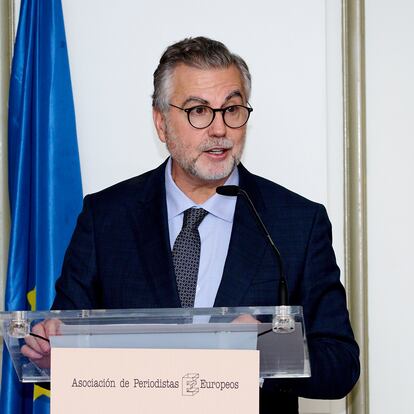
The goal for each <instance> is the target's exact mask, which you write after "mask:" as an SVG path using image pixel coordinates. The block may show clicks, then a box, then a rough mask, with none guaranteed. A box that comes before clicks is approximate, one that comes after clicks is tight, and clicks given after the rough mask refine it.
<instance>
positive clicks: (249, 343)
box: [0, 306, 311, 412]
mask: <svg viewBox="0 0 414 414" xmlns="http://www.w3.org/2000/svg"><path fill="white" fill-rule="evenodd" d="M42 321H55V322H48V323H55V324H56V326H57V334H56V335H55V336H51V337H49V339H50V345H51V349H52V352H51V353H52V364H51V366H46V367H38V366H36V364H34V363H33V362H32V361H30V360H29V359H27V358H26V357H25V356H24V355H22V353H21V347H22V346H23V345H24V343H25V338H26V337H27V336H29V335H31V333H32V328H33V326H34V325H36V324H37V323H39V322H42ZM0 324H1V332H2V336H3V338H4V342H5V344H6V347H7V349H8V351H9V353H10V356H11V359H12V361H13V365H14V368H15V370H16V373H17V375H18V377H19V380H20V381H22V382H26V383H27V382H28V383H30V382H36V383H42V382H50V381H51V382H52V395H53V392H54V388H53V387H54V381H55V380H54V378H55V377H57V372H54V367H55V366H57V363H56V365H54V356H53V355H54V353H55V354H56V355H60V354H61V353H63V352H66V353H65V354H64V355H65V356H64V358H65V359H66V360H67V359H68V358H73V361H76V359H77V357H78V356H79V358H80V356H81V352H80V350H81V349H82V350H88V349H89V350H94V351H93V353H90V354H88V355H90V357H89V358H92V357H91V356H92V355H93V357H94V358H95V357H96V356H97V355H100V353H101V351H102V352H103V350H107V351H108V353H105V355H104V356H103V360H102V361H101V362H99V363H96V365H98V366H100V367H102V366H104V365H105V366H108V367H109V366H110V364H109V362H110V359H111V358H112V356H111V355H114V358H116V361H114V363H115V365H119V364H120V363H121V362H120V361H121V360H120V359H119V356H120V355H122V353H125V354H127V353H128V355H134V356H131V357H130V356H128V357H127V358H130V361H131V364H132V362H133V361H134V360H135V359H136V358H138V357H136V356H135V355H138V354H129V353H130V352H132V351H133V350H142V352H141V354H140V355H144V361H145V358H147V359H148V358H152V360H153V361H157V362H158V359H160V360H162V358H161V357H164V356H165V355H167V360H166V361H167V362H164V365H170V362H171V361H170V360H171V358H170V360H169V359H168V358H169V357H168V355H173V358H179V357H180V355H184V356H185V355H186V353H188V354H191V355H192V356H193V355H195V358H196V360H197V358H200V359H205V358H206V356H205V355H210V354H206V353H202V352H201V350H204V351H205V352H207V351H210V352H211V350H216V351H223V352H224V351H225V352H224V355H225V357H224V359H222V360H221V361H222V362H221V363H220V364H224V363H225V362H226V361H227V359H228V357H229V356H231V355H232V354H236V353H238V352H241V351H257V350H258V351H259V361H260V362H259V372H258V378H256V379H255V381H257V385H259V377H260V379H261V380H264V379H267V378H300V377H309V376H310V375H311V372H310V363H309V355H308V348H307V343H306V335H305V326H304V321H303V312H302V308H301V307H300V306H276V307H237V308H225V307H223V308H185V309H184V308H179V309H123V310H79V311H50V312H42V311H39V312H29V311H16V312H0ZM38 340H39V341H41V340H42V339H38ZM98 350H99V352H98ZM109 350H112V351H113V350H116V352H115V353H114V352H109ZM58 351H59V352H58ZM144 351H145V352H147V353H145V352H144ZM150 351H151V352H150ZM167 351H168V352H167ZM195 351H196V352H195ZM134 352H135V351H134ZM153 352H156V353H155V354H154V353H153ZM157 352H158V354H157ZM166 352H167V353H166ZM194 352H195V353H194ZM223 352H222V353H221V354H220V355H223ZM256 354H257V352H256ZM145 355H148V356H147V357H146V356H145ZM154 355H155V356H154ZM158 355H159V356H160V358H158ZM177 355H178V356H177ZM197 355H200V356H199V357H197ZM213 355H214V354H213ZM217 355H219V354H217ZM243 355H249V354H243ZM86 358H88V357H87V356H86ZM196 360H195V361H196ZM212 360H213V361H214V360H215V358H213V359H212ZM86 361H88V359H86ZM90 361H92V359H90ZM242 361H243V360H242ZM201 362H203V361H201V360H200V363H201ZM204 362H205V361H204ZM122 363H123V364H124V366H125V367H127V366H128V365H129V363H128V359H127V360H126V362H122ZM106 364H108V365H106ZM141 364H142V362H141ZM84 365H88V363H87V362H86V363H84ZM92 365H93V363H92V362H91V367H90V368H91V369H92ZM154 365H155V364H154ZM209 365H211V363H209ZM237 367H238V368H240V367H243V363H239V364H238V365H237ZM161 368H162V366H161ZM60 369H61V371H62V370H63V369H62V368H60ZM125 369H126V368H125ZM108 370H109V368H108ZM137 370H138V371H139V370H140V369H139V367H138V368H137ZM63 371H66V369H65V370H63ZM193 371H194V372H193ZM197 372H198V371H197V369H195V370H191V371H190V372H185V375H182V376H181V377H180V381H186V383H187V384H189V383H191V384H193V385H194V384H195V381H196V379H197V378H198V377H197V375H200V374H199V373H197ZM109 373H110V371H107V374H108V378H107V379H108V381H109V380H110V378H111V376H110V375H109ZM61 374H62V372H60V373H59V377H61ZM114 375H115V374H114ZM71 378H72V377H71ZM118 380H119V381H118ZM122 380H124V381H125V378H122V379H119V378H117V381H118V382H119V383H118V382H117V383H116V385H117V386H118V385H119V384H121V385H122ZM71 381H72V380H71ZM88 381H89V379H88ZM114 381H115V380H114ZM135 381H141V379H138V380H137V379H136V378H135ZM142 381H143V384H144V385H145V386H146V385H148V386H149V385H151V381H152V380H148V381H147V380H146V379H145V380H142ZM146 381H147V382H146ZM157 381H158V382H157ZM160 381H161V380H160V379H159V378H157V379H155V380H153V385H154V386H155V387H156V386H158V385H160V384H161V382H160ZM163 381H164V380H163ZM219 383H220V382H219V381H217V384H219ZM221 383H222V384H225V385H221V386H220V387H227V388H229V389H230V387H232V384H233V386H234V384H235V383H236V382H235V381H233V382H231V381H230V380H229V381H226V382H223V381H222V382H221ZM85 384H89V383H85ZM90 384H93V383H90ZM97 384H98V383H97ZM108 384H111V383H110V382H107V385H108ZM114 384H115V382H114ZM163 384H167V385H168V381H167V383H164V382H163ZM180 384H181V382H180ZM206 384H207V382H206ZM212 384H213V385H212V386H213V387H216V386H217V385H216V383H214V382H212ZM104 385H105V384H104ZM139 385H140V383H139V382H136V383H135V384H134V386H135V388H137V387H139ZM204 385H205V384H204ZM207 385H209V384H207ZM74 386H75V388H76V381H75V382H73V381H72V388H73V387H74ZM131 386H132V384H130V387H131ZM180 386H181V385H180ZM217 387H218V386H217ZM257 388H258V387H257ZM194 389H196V388H194ZM188 390H190V391H191V390H192V388H191V387H190V388H187V389H186V392H187V391H188ZM197 390H198V388H197ZM222 391H223V390H222ZM183 392H184V391H183ZM194 392H195V391H194ZM197 392H198V391H197ZM221 394H223V393H221ZM183 395H184V394H183ZM52 401H53V400H52ZM97 412H103V411H97ZM143 412H144V411H143ZM152 412H155V411H152ZM169 412H173V411H172V410H171V409H170V410H169ZM177 412H178V411H177ZM181 412H183V411H182V410H181Z"/></svg>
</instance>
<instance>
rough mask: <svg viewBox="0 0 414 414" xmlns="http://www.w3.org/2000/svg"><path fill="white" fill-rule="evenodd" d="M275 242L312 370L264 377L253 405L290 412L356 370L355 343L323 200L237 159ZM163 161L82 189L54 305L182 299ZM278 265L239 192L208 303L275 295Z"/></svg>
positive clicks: (351, 378)
mask: <svg viewBox="0 0 414 414" xmlns="http://www.w3.org/2000/svg"><path fill="white" fill-rule="evenodd" d="M238 168H239V175H240V186H241V187H242V188H243V189H245V190H246V191H247V193H248V194H249V195H250V197H251V199H252V200H253V201H254V203H255V206H256V208H257V210H258V212H259V214H260V215H261V217H262V219H263V222H264V223H265V225H266V226H267V227H268V229H269V231H270V233H271V235H272V237H273V239H274V241H275V243H276V245H277V246H278V248H279V250H280V252H281V254H282V257H283V260H284V263H285V268H286V276H287V280H288V285H289V295H290V303H291V304H292V305H301V306H303V310H304V318H305V324H306V325H305V326H306V330H307V337H308V345H309V353H310V359H311V370H312V377H311V378H310V379H300V380H267V381H265V384H264V386H263V388H262V390H261V399H260V402H261V409H260V412H261V413H262V414H264V413H271V412H278V413H283V414H291V413H292V414H293V413H297V396H304V397H307V398H327V399H333V398H341V397H343V396H345V395H346V394H347V393H348V392H349V391H350V390H351V388H352V387H353V385H354V384H355V382H356V381H357V379H358V376H359V351H358V346H357V344H356V343H355V341H354V337H353V333H352V330H351V326H350V323H349V318H348V312H347V309H346V301H345V292H344V288H343V286H342V284H341V283H340V280H339V269H338V267H337V265H336V261H335V255H334V252H333V249H332V243H331V242H332V240H331V225H330V222H329V220H328V217H327V214H326V211H325V209H324V207H323V206H321V205H320V204H317V203H314V202H311V201H309V200H307V199H305V198H303V197H301V196H299V195H297V194H295V193H293V192H291V191H289V190H287V189H285V188H283V187H281V186H279V185H277V184H275V183H273V182H271V181H268V180H266V179H264V178H261V177H258V176H255V175H253V174H251V173H249V172H248V171H247V170H246V169H245V168H244V167H243V166H242V165H240V166H239V167H238ZM164 169H165V163H164V164H163V165H161V166H160V167H158V168H157V169H155V170H153V171H149V172H147V173H145V174H143V175H140V176H138V177H135V178H132V179H129V180H127V181H124V182H122V183H119V184H116V185H114V186H112V187H110V188H108V189H106V190H103V191H101V192H99V193H96V194H93V195H88V196H86V197H85V200H84V206H83V210H82V212H81V214H80V216H79V219H78V223H77V227H76V229H75V232H74V234H73V237H72V240H71V242H70V245H69V247H68V249H67V252H66V256H65V260H64V264H63V269H62V274H61V277H60V278H59V280H58V281H57V283H56V292H57V293H56V299H55V302H54V305H53V307H54V309H103V308H106V309H118V308H152V307H158V308H162V307H163V308H166V307H171V308H174V307H179V306H180V301H179V296H178V291H177V286H176V282H175V276H174V270H173V264H172V257H171V249H170V241H169V232H168V223H167V208H166V197H165V184H164ZM278 282H279V270H278V266H277V262H276V259H275V256H274V254H273V252H272V251H271V249H270V247H269V245H268V243H267V242H266V240H265V239H264V237H263V234H262V233H261V231H260V229H259V228H258V226H257V223H256V221H255V218H254V217H253V216H252V214H251V212H250V211H249V207H248V205H247V204H246V202H245V200H244V199H242V198H239V199H238V200H237V204H236V211H235V216H234V222H233V229H232V234H231V240H230V246H229V251H228V255H227V259H226V263H225V267H224V273H223V277H222V281H221V284H220V287H219V290H218V293H217V297H216V300H215V306H229V307H230V306H258V305H262V306H266V305H275V304H277V303H278V298H277V291H278V289H277V286H278Z"/></svg>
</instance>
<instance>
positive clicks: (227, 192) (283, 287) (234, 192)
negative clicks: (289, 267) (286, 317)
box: [216, 185, 289, 306]
mask: <svg viewBox="0 0 414 414" xmlns="http://www.w3.org/2000/svg"><path fill="white" fill-rule="evenodd" d="M216 193H217V194H220V195H223V196H229V197H237V196H239V195H241V196H243V197H244V198H245V199H246V201H247V203H248V204H249V206H250V208H251V210H252V212H253V215H254V216H255V217H256V220H257V222H258V224H259V227H260V228H261V229H262V231H263V233H264V235H265V237H266V239H267V241H268V242H269V244H270V246H271V248H272V250H273V252H274V253H275V255H276V258H277V262H278V265H279V270H280V281H279V305H280V306H289V294H288V286H287V280H286V276H285V271H284V266H283V260H282V255H281V254H280V252H279V249H278V248H277V247H276V245H275V243H274V242H273V240H272V237H271V236H270V234H269V232H268V231H267V229H266V226H265V225H264V223H263V221H262V219H261V218H260V216H259V213H258V212H257V210H256V208H255V206H254V204H253V202H252V200H251V199H250V197H249V195H248V194H247V193H246V191H245V190H243V189H242V188H240V187H239V186H237V185H222V186H220V187H217V188H216Z"/></svg>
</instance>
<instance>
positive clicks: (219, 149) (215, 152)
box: [205, 148, 228, 155]
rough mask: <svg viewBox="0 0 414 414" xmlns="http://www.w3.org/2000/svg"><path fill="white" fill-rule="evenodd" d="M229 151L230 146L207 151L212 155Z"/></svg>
mask: <svg viewBox="0 0 414 414" xmlns="http://www.w3.org/2000/svg"><path fill="white" fill-rule="evenodd" d="M226 151H228V148H211V149H209V150H208V151H205V152H207V153H209V154H212V155H221V154H224V153H225V152H226Z"/></svg>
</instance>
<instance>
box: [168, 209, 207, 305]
mask: <svg viewBox="0 0 414 414" xmlns="http://www.w3.org/2000/svg"><path fill="white" fill-rule="evenodd" d="M207 214H208V211H206V210H203V209H202V208H195V207H192V208H189V209H188V210H185V211H184V220H183V227H182V229H181V231H180V233H179V235H178V236H177V238H176V240H175V243H174V247H173V250H172V257H173V263H174V271H175V277H176V279H177V286H178V294H179V296H180V301H181V306H182V307H183V308H191V307H193V306H194V299H195V293H196V287H197V277H198V266H199V263H200V247H201V242H200V234H199V233H198V226H199V225H200V223H201V222H202V221H203V219H204V217H205V216H206V215H207Z"/></svg>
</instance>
